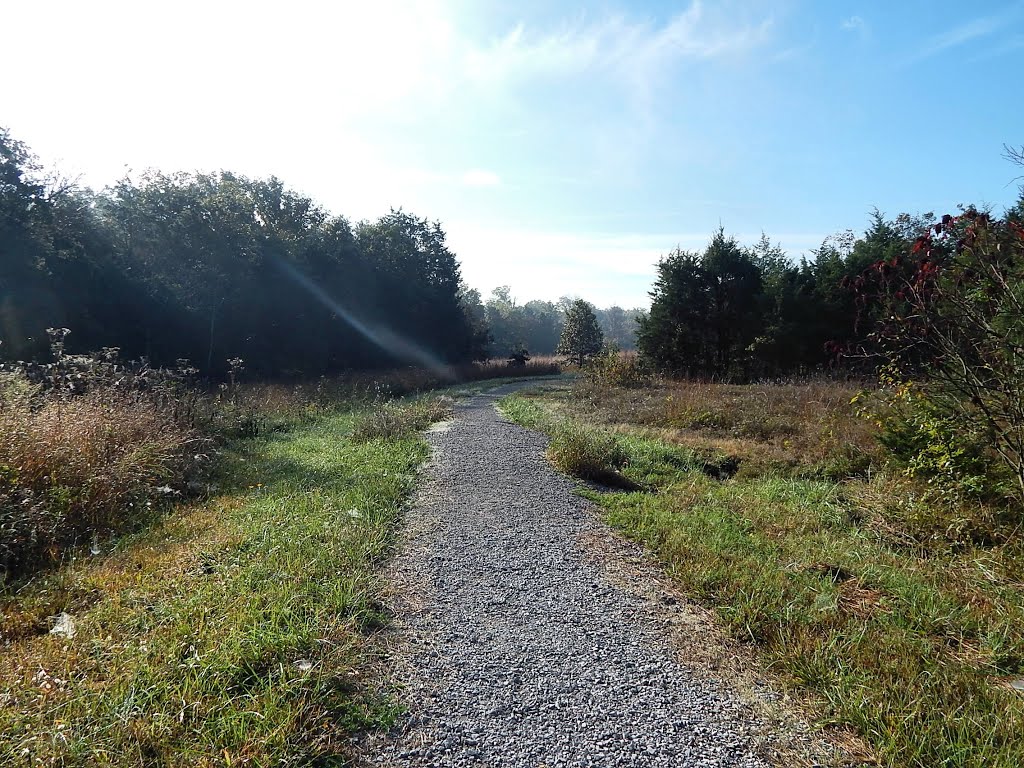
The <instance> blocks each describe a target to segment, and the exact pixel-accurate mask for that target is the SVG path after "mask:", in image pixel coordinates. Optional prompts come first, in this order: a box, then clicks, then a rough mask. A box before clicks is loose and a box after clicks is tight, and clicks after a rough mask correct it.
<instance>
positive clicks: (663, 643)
mask: <svg viewBox="0 0 1024 768" xmlns="http://www.w3.org/2000/svg"><path fill="white" fill-rule="evenodd" d="M519 386H522V385H519ZM515 388H516V385H510V386H508V387H503V388H501V389H498V390H495V391H492V392H490V393H488V394H484V395H478V396H475V397H473V398H471V399H469V400H468V401H467V402H465V403H463V404H461V405H459V406H458V407H457V409H456V417H455V420H454V421H453V422H452V423H451V424H450V425H448V426H447V428H445V429H443V430H438V431H433V432H431V433H430V434H429V439H430V442H431V443H432V445H433V447H434V458H433V460H432V461H431V463H430V464H429V465H428V466H427V467H426V469H425V478H424V481H423V485H422V489H421V491H420V493H419V496H418V499H417V503H416V506H415V507H414V508H413V509H412V510H410V512H409V514H408V517H407V522H406V525H407V534H406V541H405V542H404V544H403V546H402V547H401V551H400V553H399V555H398V557H397V558H396V560H395V561H394V563H393V564H392V566H391V570H390V573H389V574H388V576H389V579H390V580H391V581H392V582H393V584H394V585H395V597H394V605H393V609H394V611H395V613H396V628H395V634H396V637H397V641H398V642H397V648H396V650H395V651H393V653H392V656H393V659H392V663H393V664H394V665H395V669H394V671H393V675H394V677H396V678H397V682H398V683H399V684H400V686H401V690H402V694H401V696H402V699H403V703H404V704H405V705H406V707H407V708H408V717H407V718H406V719H405V720H403V722H402V723H401V725H400V727H399V728H398V729H396V732H395V733H392V734H391V735H389V736H388V737H386V738H383V739H377V740H374V741H371V742H370V743H368V744H367V745H365V749H364V754H365V755H366V758H365V759H366V760H367V761H368V762H369V764H371V765H387V766H487V767H488V768H499V767H501V768H504V767H506V766H507V767H512V766H515V767H516V768H520V767H525V766H532V767H533V768H539V767H540V766H545V767H546V768H555V767H556V766H559V767H562V766H565V767H569V766H573V767H575V766H580V767H582V766H645V767H646V768H657V767H660V766H664V767H665V768H667V767H668V766H698V767H701V768H703V767H704V766H742V767H743V768H760V767H761V766H765V765H766V763H765V762H764V761H763V760H762V759H761V758H760V757H759V756H758V754H757V749H756V746H755V743H754V742H755V741H756V740H755V739H754V738H753V737H752V735H753V734H754V733H755V732H756V731H757V729H758V724H757V723H756V722H755V718H754V716H753V714H752V713H751V710H750V708H749V707H748V706H747V705H745V704H743V703H742V702H740V701H739V699H738V698H737V697H736V696H735V695H731V694H730V693H729V692H728V691H727V690H726V689H725V688H724V686H723V685H721V684H720V683H718V682H717V681H715V680H712V679H709V678H708V677H707V676H701V675H699V674H697V673H695V672H694V671H693V670H692V669H690V668H688V667H686V666H683V665H682V664H680V663H679V662H677V661H676V660H675V658H674V657H673V653H672V648H671V643H670V641H669V639H668V638H667V637H666V631H665V628H664V625H663V624H659V622H658V621H657V620H656V618H654V617H652V611H651V608H650V606H649V605H646V604H645V601H643V600H641V599H639V598H637V597H635V596H633V595H631V594H628V593H627V592H626V591H624V590H622V589H620V588H619V587H617V586H615V585H614V584H613V583H612V581H611V580H609V579H608V578H606V576H607V574H606V573H605V569H604V567H603V566H602V564H601V563H600V560H599V558H598V559H595V558H594V557H593V556H592V555H591V554H588V552H587V545H586V543H585V541H586V539H587V538H588V536H590V535H591V534H594V533H595V532H600V533H602V535H607V529H606V528H605V527H604V525H603V524H602V523H601V522H600V521H599V520H598V519H597V517H596V515H595V513H594V511H593V510H592V509H591V508H590V505H589V502H587V501H586V500H584V499H582V498H580V497H578V496H576V495H575V494H574V493H573V489H574V487H575V485H574V483H573V482H572V481H570V480H569V479H567V478H565V477H563V476H561V475H559V474H558V473H557V472H555V471H554V470H553V469H552V468H551V467H550V466H549V465H548V463H547V461H546V460H545V458H544V449H545V446H546V438H544V437H543V436H542V435H539V434H537V433H535V432H531V431H529V430H526V429H523V428H522V427H519V426H517V425H514V424H511V423H508V422H507V421H506V420H505V419H504V418H503V417H502V416H501V415H500V414H499V413H498V412H497V410H496V408H495V402H496V400H497V399H498V398H499V397H500V396H502V395H504V394H507V393H508V392H510V391H512V390H513V389H515Z"/></svg>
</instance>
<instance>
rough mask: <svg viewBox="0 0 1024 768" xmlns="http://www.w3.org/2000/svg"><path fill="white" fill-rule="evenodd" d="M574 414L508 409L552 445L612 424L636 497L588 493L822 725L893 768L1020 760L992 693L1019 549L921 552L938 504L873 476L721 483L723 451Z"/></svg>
mask: <svg viewBox="0 0 1024 768" xmlns="http://www.w3.org/2000/svg"><path fill="white" fill-rule="evenodd" d="M614 396H621V397H626V394H625V393H623V394H621V395H614ZM629 396H630V397H633V396H634V395H629ZM733 396H735V397H742V396H743V395H742V392H738V390H733V391H730V397H733ZM579 402H580V400H579V398H573V397H571V396H569V395H567V394H566V393H564V392H563V393H561V394H559V393H548V394H544V395H539V396H532V397H525V396H520V395H517V396H513V397H511V398H508V399H506V400H505V401H503V405H502V407H503V409H504V411H505V412H506V413H507V414H508V415H509V416H510V417H511V418H513V419H514V420H517V421H519V422H520V423H523V424H524V425H527V426H532V427H535V428H540V429H544V430H545V431H548V432H549V433H552V434H555V433H557V431H558V430H559V429H564V428H565V427H564V426H560V425H561V424H562V423H563V422H564V421H565V420H567V419H568V420H570V421H574V422H576V428H577V429H584V430H589V431H591V432H601V431H602V430H604V431H607V430H608V429H609V426H607V425H608V424H609V423H614V425H615V426H614V430H615V432H614V433H615V435H616V439H617V441H618V444H619V445H620V446H621V448H622V450H623V451H624V453H625V455H626V464H625V466H624V467H623V470H622V471H623V473H624V474H625V475H626V476H627V477H628V478H629V479H630V480H632V481H633V482H635V483H636V484H637V485H638V486H639V487H642V488H644V489H646V490H647V492H632V493H597V492H594V491H592V490H583V491H582V492H583V493H584V494H585V495H587V496H588V497H590V498H592V499H593V500H594V501H595V502H597V503H598V504H599V505H601V507H602V508H603V509H604V512H605V516H606V519H607V521H608V522H609V523H610V524H611V525H613V526H615V527H617V528H619V529H620V530H622V531H623V532H624V533H625V534H627V535H628V536H630V537H631V538H634V539H636V540H637V541H639V542H642V543H643V544H644V545H645V546H646V547H647V548H649V549H650V550H651V551H652V552H654V553H656V554H657V556H658V557H659V559H660V561H661V562H662V563H663V565H664V568H665V569H666V571H667V572H668V573H669V574H670V575H671V577H672V578H673V579H674V580H675V581H676V582H677V583H678V584H679V585H681V586H682V587H683V588H684V589H685V590H686V591H687V592H688V593H689V594H690V595H692V596H693V597H694V598H695V599H697V600H699V601H701V602H703V603H705V604H706V605H709V606H711V607H713V608H714V609H715V610H716V611H717V613H718V614H719V615H720V616H721V618H722V620H723V623H724V624H725V625H726V626H727V627H728V629H729V630H730V631H731V632H732V634H733V635H734V636H735V637H737V638H738V639H740V640H742V641H745V642H749V643H752V644H754V645H756V647H757V648H758V649H759V650H760V652H761V654H762V656H763V659H764V661H765V663H766V665H767V666H769V667H770V668H771V669H772V670H774V671H775V673H776V674H777V675H778V676H779V677H780V678H781V679H782V681H783V682H784V683H785V684H787V685H789V686H792V687H793V688H794V689H801V690H804V691H811V692H813V695H814V697H815V698H816V700H817V701H818V702H819V711H820V713H821V719H822V721H823V722H829V723H835V724H839V725H842V726H846V727H850V728H853V729H855V730H856V731H857V732H858V733H859V734H861V735H862V736H863V737H864V738H865V740H866V741H867V742H868V743H869V744H870V745H871V747H872V748H873V750H874V751H875V753H876V754H877V756H878V758H879V759H880V760H881V761H882V762H883V763H884V764H886V765H891V766H921V767H922V768H923V767H924V766H971V767H972V768H973V767H976V768H981V766H1001V767H1005V768H1010V766H1018V765H1021V764H1024V697H1021V696H1020V694H1018V693H1015V692H1012V691H1010V690H1008V688H1007V687H1005V685H1003V683H1004V682H1005V680H1006V679H1007V678H1008V677H1012V676H1024V590H1022V589H1021V587H1022V586H1024V550H1022V548H1021V546H1020V544H1019V537H1017V538H1014V539H1011V540H1009V541H1007V542H1004V543H1003V544H1001V545H999V546H991V545H987V546H986V545H981V544H973V543H971V541H970V540H969V539H963V538H962V537H958V536H956V535H954V533H955V532H949V536H950V537H951V538H947V539H942V540H930V539H929V540H927V541H925V540H923V538H922V537H921V536H916V535H914V534H915V531H913V530H904V528H906V526H907V523H908V521H911V520H914V519H916V518H915V516H917V517H923V516H927V515H929V514H930V513H931V512H930V510H929V504H931V503H932V502H930V501H928V499H927V497H925V496H922V495H920V494H917V493H916V492H915V491H914V489H913V488H912V487H909V486H907V485H906V483H904V482H903V481H901V480H900V478H898V477H892V476H887V475H885V474H884V473H876V474H873V475H872V476H871V477H870V478H863V477H858V476H849V477H846V478H844V479H843V480H842V481H840V482H837V481H835V480H828V479H823V478H822V477H821V476H820V475H817V474H815V473H813V472H808V473H807V474H806V475H801V472H799V471H792V468H791V469H790V470H789V471H787V472H786V473H779V472H773V471H771V470H770V469H768V468H767V467H769V466H770V465H769V464H767V463H763V464H762V466H763V467H766V468H765V469H764V470H763V471H758V472H748V473H744V472H740V473H739V474H736V475H735V476H733V477H732V479H727V480H723V479H722V478H724V477H726V476H727V475H726V474H723V473H715V472H713V471H709V463H710V464H711V465H713V464H714V456H715V454H714V452H715V451H716V450H718V448H716V447H715V446H716V445H720V444H721V442H718V443H716V442H715V441H707V445H703V446H702V445H701V442H700V440H699V435H694V434H692V433H690V434H687V435H685V436H684V439H681V440H680V442H678V443H677V442H672V441H670V440H668V439H665V438H659V437H654V436H652V433H651V430H650V427H651V425H652V423H656V419H655V418H654V417H652V416H650V415H649V414H648V416H647V418H646V421H645V424H644V427H643V428H641V427H640V426H639V425H636V424H633V425H631V424H630V419H629V415H628V414H619V418H617V419H610V418H606V417H607V415H608V414H602V418H601V422H602V423H603V424H605V425H606V426H603V427H602V426H598V425H596V424H594V423H589V424H588V423H587V422H588V410H587V407H586V406H579V405H578V403H579ZM574 409H575V410H574ZM751 409H753V406H751ZM808 410H810V409H808ZM768 416H769V417H770V414H768ZM815 418H817V416H816V417H815ZM830 439H831V436H830ZM736 444H737V443H735V442H734V443H731V444H730V445H733V446H734V445H736ZM759 450H761V451H762V452H763V450H764V449H759V448H757V447H756V446H755V447H754V448H752V449H751V453H753V454H754V455H760V454H758V451H759ZM806 453H807V456H817V452H816V451H812V450H808V451H807V452H806ZM733 458H736V459H739V460H740V461H742V460H743V459H744V458H746V456H745V455H744V454H742V453H740V454H738V455H737V456H735V457H733ZM741 466H742V465H741ZM797 470H799V466H798V467H797ZM935 514H936V515H938V513H935ZM944 514H945V513H943V515H944ZM939 517H941V518H942V519H945V517H944V516H942V515H939Z"/></svg>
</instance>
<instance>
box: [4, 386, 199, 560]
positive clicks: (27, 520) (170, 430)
mask: <svg viewBox="0 0 1024 768" xmlns="http://www.w3.org/2000/svg"><path fill="white" fill-rule="evenodd" d="M205 444H206V441H205V440H204V439H203V438H201V437H200V435H199V434H198V433H197V432H196V431H194V430H192V429H189V428H188V427H186V426H183V425H182V424H181V423H179V422H178V421H176V420H175V419H174V418H173V416H172V415H170V414H169V413H168V412H167V411H164V410H161V409H159V408H156V407H154V404H153V402H152V401H151V400H150V399H149V398H147V397H145V396H144V395H140V394H138V393H134V394H132V393H121V392H118V391H116V390H110V389H95V390H93V391H90V392H88V393H87V394H85V395H82V396H80V397H72V398H68V397H60V396H50V397H42V398H40V397H38V396H37V397H26V396H22V395H16V396H8V397H6V398H4V399H3V400H0V573H2V574H3V576H4V577H6V578H11V577H15V576H18V575H20V574H21V573H23V572H24V571H26V570H28V569H29V568H31V567H34V566H38V565H41V564H45V563H48V562H53V561H57V560H59V559H60V558H61V556H62V555H63V554H64V552H65V551H66V550H67V548H68V547H70V546H73V545H75V544H76V543H84V542H86V541H89V540H90V539H92V538H93V537H96V538H99V537H105V536H108V535H109V534H111V533H113V532H117V531H123V530H127V529H130V528H132V527H134V526H136V525H138V524H139V523H140V522H142V521H143V520H145V519H146V518H147V517H149V516H150V515H151V511H152V509H153V507H154V505H158V503H159V501H160V500H161V499H164V498H168V497H172V496H175V495H177V494H179V493H180V492H181V491H182V490H184V487H185V484H186V482H187V479H188V477H189V476H190V474H191V473H192V472H193V471H195V470H196V469H197V468H198V466H200V465H201V464H202V463H203V461H204V459H205V458H206V453H205Z"/></svg>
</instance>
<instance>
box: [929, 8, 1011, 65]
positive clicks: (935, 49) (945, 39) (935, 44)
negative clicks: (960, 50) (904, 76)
mask: <svg viewBox="0 0 1024 768" xmlns="http://www.w3.org/2000/svg"><path fill="white" fill-rule="evenodd" d="M1019 8H1020V6H1017V8H1016V9H1015V10H1019ZM1017 15H1019V13H1015V12H1013V11H1011V12H1003V13H997V14H992V15H990V16H982V17H980V18H976V19H972V20H971V21H967V22H965V23H962V24H958V25H957V26H955V27H953V28H951V29H948V30H946V31H945V32H942V33H940V34H938V35H934V36H932V37H931V38H929V39H928V40H926V41H925V43H924V45H923V46H922V47H921V48H920V49H918V50H917V51H915V52H914V54H913V55H912V56H911V57H910V61H911V62H916V61H921V60H923V59H928V58H931V57H932V56H936V55H938V54H940V53H942V52H943V51H948V50H950V49H951V48H957V47H959V46H961V45H965V44H966V43H970V42H973V41H976V40H981V39H983V38H987V37H991V36H992V35H994V34H996V33H997V32H1000V31H1002V30H1004V29H1006V26H1007V22H1008V21H1009V20H1010V17H1012V16H1017Z"/></svg>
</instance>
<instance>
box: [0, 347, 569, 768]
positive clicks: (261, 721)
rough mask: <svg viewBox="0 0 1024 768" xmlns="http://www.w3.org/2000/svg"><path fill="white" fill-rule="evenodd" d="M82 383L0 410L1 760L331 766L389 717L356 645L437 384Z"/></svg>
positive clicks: (370, 660)
mask: <svg viewBox="0 0 1024 768" xmlns="http://www.w3.org/2000/svg"><path fill="white" fill-rule="evenodd" d="M72 362H73V361H72ZM72 362H65V367H67V366H71V365H72ZM552 370H553V367H552V366H551V365H550V364H549V363H540V364H530V365H528V366H522V367H517V368H516V369H515V370H510V369H509V368H508V367H506V366H503V365H499V364H492V365H478V366H472V367H471V368H467V370H463V371H461V372H460V379H461V380H462V381H463V382H469V383H463V384H460V385H458V388H457V391H459V392H469V391H472V390H473V389H474V388H482V387H486V386H490V385H491V384H490V383H489V382H490V381H491V380H492V379H495V377H497V376H505V377H507V376H508V374H509V373H514V374H517V375H536V374H538V373H541V374H543V373H551V372H552ZM554 370H557V368H554ZM93 373H94V375H93V378H92V381H91V386H89V387H82V388H80V389H81V390H82V391H81V392H80V393H74V394H72V393H69V392H67V391H66V390H58V389H56V388H50V389H49V390H47V388H46V387H44V386H41V385H34V384H32V382H31V380H30V378H31V377H25V376H21V377H20V378H8V379H7V380H6V381H5V388H4V389H3V393H4V395H5V396H4V398H3V399H0V406H2V407H0V436H2V437H3V441H2V442H3V443H4V444H3V446H2V448H0V468H2V469H3V472H4V474H3V475H2V476H0V492H2V493H0V522H2V524H3V525H2V526H0V529H2V532H3V533H4V536H5V538H3V539H2V543H3V544H4V545H5V547H6V550H5V555H6V560H5V562H4V566H5V567H4V570H3V572H2V581H0V643H2V651H0V733H2V734H3V735H2V737H0V765H12V766H16V765H26V766H28V765H63V766H75V765H80V766H95V765H109V766H137V765H164V766H214V765H216V766H225V765H333V764H339V765H340V764H347V762H346V761H347V760H349V759H350V758H351V754H350V752H351V743H352V740H353V736H354V735H355V734H357V733H358V732H360V731H364V730H366V729H375V728H385V727H387V726H389V725H390V724H391V723H392V722H393V719H394V717H395V716H396V713H397V709H396V705H395V704H394V702H393V701H392V700H391V699H389V698H388V696H387V694H386V693H384V692H382V690H381V688H380V679H379V676H378V674H377V673H376V670H377V669H378V667H379V664H378V662H377V659H376V658H375V656H374V654H373V653H372V652H371V651H370V650H369V644H368V643H367V639H368V637H369V636H370V633H372V632H373V631H374V630H375V629H378V628H380V627H381V626H383V625H384V624H385V623H386V622H387V621H388V617H387V616H386V614H385V613H384V611H383V609H382V607H381V605H380V603H379V597H380V593H381V589H382V588H383V585H382V583H381V580H380V578H379V575H378V570H379V567H380V565H381V563H382V561H383V560H384V559H385V558H386V557H387V556H388V555H389V554H390V552H391V547H392V542H393V540H394V534H395V531H396V525H397V523H398V520H399V516H400V513H401V510H402V509H403V507H404V505H405V504H406V503H407V501H408V499H409V496H410V494H411V492H412V491H413V489H414V487H415V482H416V472H417V469H418V467H419V465H420V463H421V462H422V461H423V459H424V458H425V457H426V455H427V446H426V443H425V442H424V441H423V439H422V437H421V436H420V434H419V432H420V431H421V430H422V429H424V428H425V427H426V426H428V425H429V424H430V423H432V422H434V421H437V420H440V419H443V418H445V417H446V416H447V415H448V413H450V408H451V402H452V400H451V398H450V397H449V396H447V395H445V394H444V391H443V390H440V389H438V390H436V391H435V392H434V393H430V392H429V391H428V392H427V393H425V394H411V393H416V392H423V391H424V390H430V388H431V387H438V386H439V385H442V384H444V383H445V382H444V381H443V380H440V379H439V378H438V376H437V375H436V374H429V373H426V372H423V371H413V370H406V371H398V372H393V373H390V374H387V375H380V374H378V375H376V376H372V375H370V374H365V375H358V376H351V377H346V378H344V379H332V380H321V381H315V382H311V383H305V384H302V385H282V384H258V385H257V384H254V385H246V386H238V387H230V388H228V389H225V390H220V391H218V392H214V393H203V392H201V391H198V390H194V389H189V390H179V389H176V390H175V392H174V393H173V397H169V396H166V395H167V393H166V392H160V391H155V392H154V391H141V392H134V393H133V394H131V395H130V396H126V395H122V394H121V393H120V392H119V391H117V390H114V389H112V388H111V387H110V386H109V382H107V381H105V380H104V378H103V376H102V375H99V374H97V373H96V372H95V371H94V372H93ZM100 373H102V372H100ZM474 381H479V382H487V383H472V382H474ZM494 383H495V384H496V383H500V380H496V379H495V381H494ZM26 499H28V500H30V503H28V504H26V503H23V502H24V501H25V500H26Z"/></svg>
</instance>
